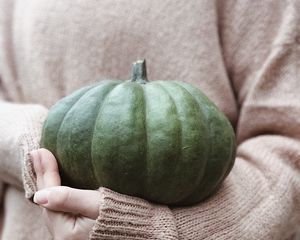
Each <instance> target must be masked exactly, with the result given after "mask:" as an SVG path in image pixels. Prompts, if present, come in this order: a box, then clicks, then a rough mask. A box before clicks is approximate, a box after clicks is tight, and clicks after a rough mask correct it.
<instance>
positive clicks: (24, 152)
mask: <svg viewBox="0 0 300 240" xmlns="http://www.w3.org/2000/svg"><path fill="white" fill-rule="evenodd" d="M46 116H47V110H46V109H45V108H43V107H41V106H32V108H29V109H28V116H27V118H26V119H25V120H27V121H26V122H25V123H24V132H23V133H22V134H21V135H20V137H19V139H18V144H19V146H20V147H21V148H20V151H21V153H20V156H21V157H22V158H23V165H22V179H23V186H24V190H25V197H26V198H29V199H31V198H32V197H33V195H34V193H35V192H36V191H37V186H36V181H37V180H36V175H35V173H34V170H33V163H32V161H31V159H30V155H29V153H30V152H31V151H32V150H36V149H38V148H39V147H40V139H41V133H42V127H43V123H44V121H45V118H46Z"/></svg>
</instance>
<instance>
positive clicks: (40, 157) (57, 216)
mask: <svg viewBox="0 0 300 240" xmlns="http://www.w3.org/2000/svg"><path fill="white" fill-rule="evenodd" d="M30 154H31V159H32V161H33V166H34V170H35V173H36V177H37V187H38V191H37V192H36V193H35V195H34V198H33V201H34V202H35V203H37V204H39V205H40V206H41V207H42V208H43V219H44V221H45V224H46V225H47V227H48V229H49V231H50V233H51V234H52V236H53V237H54V239H57V240H58V239H59V240H61V239H63V240H67V239H72V240H79V239H80V240H81V239H88V236H89V232H90V231H91V230H92V227H93V225H94V223H95V219H96V218H97V217H98V214H99V202H100V199H101V194H100V192H98V191H93V190H79V189H74V188H70V187H64V186H61V180H60V176H59V172H58V166H57V162H56V159H55V157H54V156H53V155H52V153H51V152H49V151H48V150H46V149H39V150H35V151H32V152H31V153H30Z"/></svg>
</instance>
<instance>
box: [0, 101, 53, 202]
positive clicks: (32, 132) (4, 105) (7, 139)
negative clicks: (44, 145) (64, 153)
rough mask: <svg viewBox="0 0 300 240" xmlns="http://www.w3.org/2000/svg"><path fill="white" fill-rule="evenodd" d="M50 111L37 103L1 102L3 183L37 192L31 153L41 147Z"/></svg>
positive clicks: (0, 166) (0, 170) (0, 172)
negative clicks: (43, 126)
mask: <svg viewBox="0 0 300 240" xmlns="http://www.w3.org/2000/svg"><path fill="white" fill-rule="evenodd" d="M46 115H47V109H46V108H44V107H43V106H41V105H36V104H17V103H10V102H5V101H0V116H1V118H0V133H1V135H0V143H1V144H0V180H1V181H3V182H5V183H7V184H12V185H14V186H16V187H18V188H24V189H25V193H26V197H28V198H30V197H32V195H33V193H34V192H35V190H36V189H35V179H34V177H35V175H34V173H33V171H32V164H31V162H30V161H29V156H28V153H29V152H30V151H31V150H33V149H37V148H39V140H40V137H41V130H42V124H43V122H44V120H45V118H46Z"/></svg>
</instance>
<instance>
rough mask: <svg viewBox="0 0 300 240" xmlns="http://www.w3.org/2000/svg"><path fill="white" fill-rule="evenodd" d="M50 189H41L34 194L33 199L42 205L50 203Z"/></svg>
mask: <svg viewBox="0 0 300 240" xmlns="http://www.w3.org/2000/svg"><path fill="white" fill-rule="evenodd" d="M49 193H50V192H49V191H48V190H40V191H37V192H36V193H35V194H34V197H33V201H34V202H35V203H37V204H40V205H43V204H46V203H48V196H49Z"/></svg>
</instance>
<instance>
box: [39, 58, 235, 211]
mask: <svg viewBox="0 0 300 240" xmlns="http://www.w3.org/2000/svg"><path fill="white" fill-rule="evenodd" d="M41 146H42V147H44V148H47V149H48V150H50V151H51V152H52V153H53V154H54V156H55V157H56V159H57V161H58V165H59V170H60V175H61V177H62V183H63V184H64V185H68V186H71V187H76V188H85V189H97V188H98V187H100V186H104V187H107V188H110V189H112V190H114V191H117V192H120V193H123V194H127V195H132V196H137V197H141V198H144V199H147V200H149V201H153V202H157V203H162V204H168V205H174V206H175V205H176V206H179V205H181V206H182V205H189V204H194V203H197V202H199V201H201V200H203V199H205V198H207V197H208V196H210V195H211V194H213V193H214V192H215V191H216V190H217V189H218V188H219V187H220V185H221V183H222V181H223V180H224V179H225V177H226V176H227V175H228V174H229V172H230V170H231V168H232V166H233V164H234V159H235V146H236V145H235V135H234V131H233V129H232V126H231V124H230V123H229V121H228V120H227V118H226V117H225V116H224V114H223V113H222V112H221V111H220V110H218V108H217V107H216V106H215V104H214V103H213V102H212V101H211V100H209V99H208V97H206V96H205V95H204V94H203V93H202V92H201V91H200V90H199V89H197V88H195V87H194V86H192V85H190V84H188V83H185V82H180V81H160V80H157V81H152V82H149V81H148V80H147V77H146V66H145V61H144V60H142V61H137V62H135V63H134V64H133V74H132V79H131V80H126V81H121V80H120V81H119V80H105V81H101V82H100V83H99V84H96V85H93V86H88V87H84V88H82V89H80V90H77V91H76V92H74V93H73V94H71V95H69V96H67V97H65V98H63V99H61V100H60V101H58V102H57V103H56V104H55V105H54V106H53V107H52V108H51V109H50V111H49V113H48V117H47V119H46V121H45V123H44V127H43V133H42V139H41Z"/></svg>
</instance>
